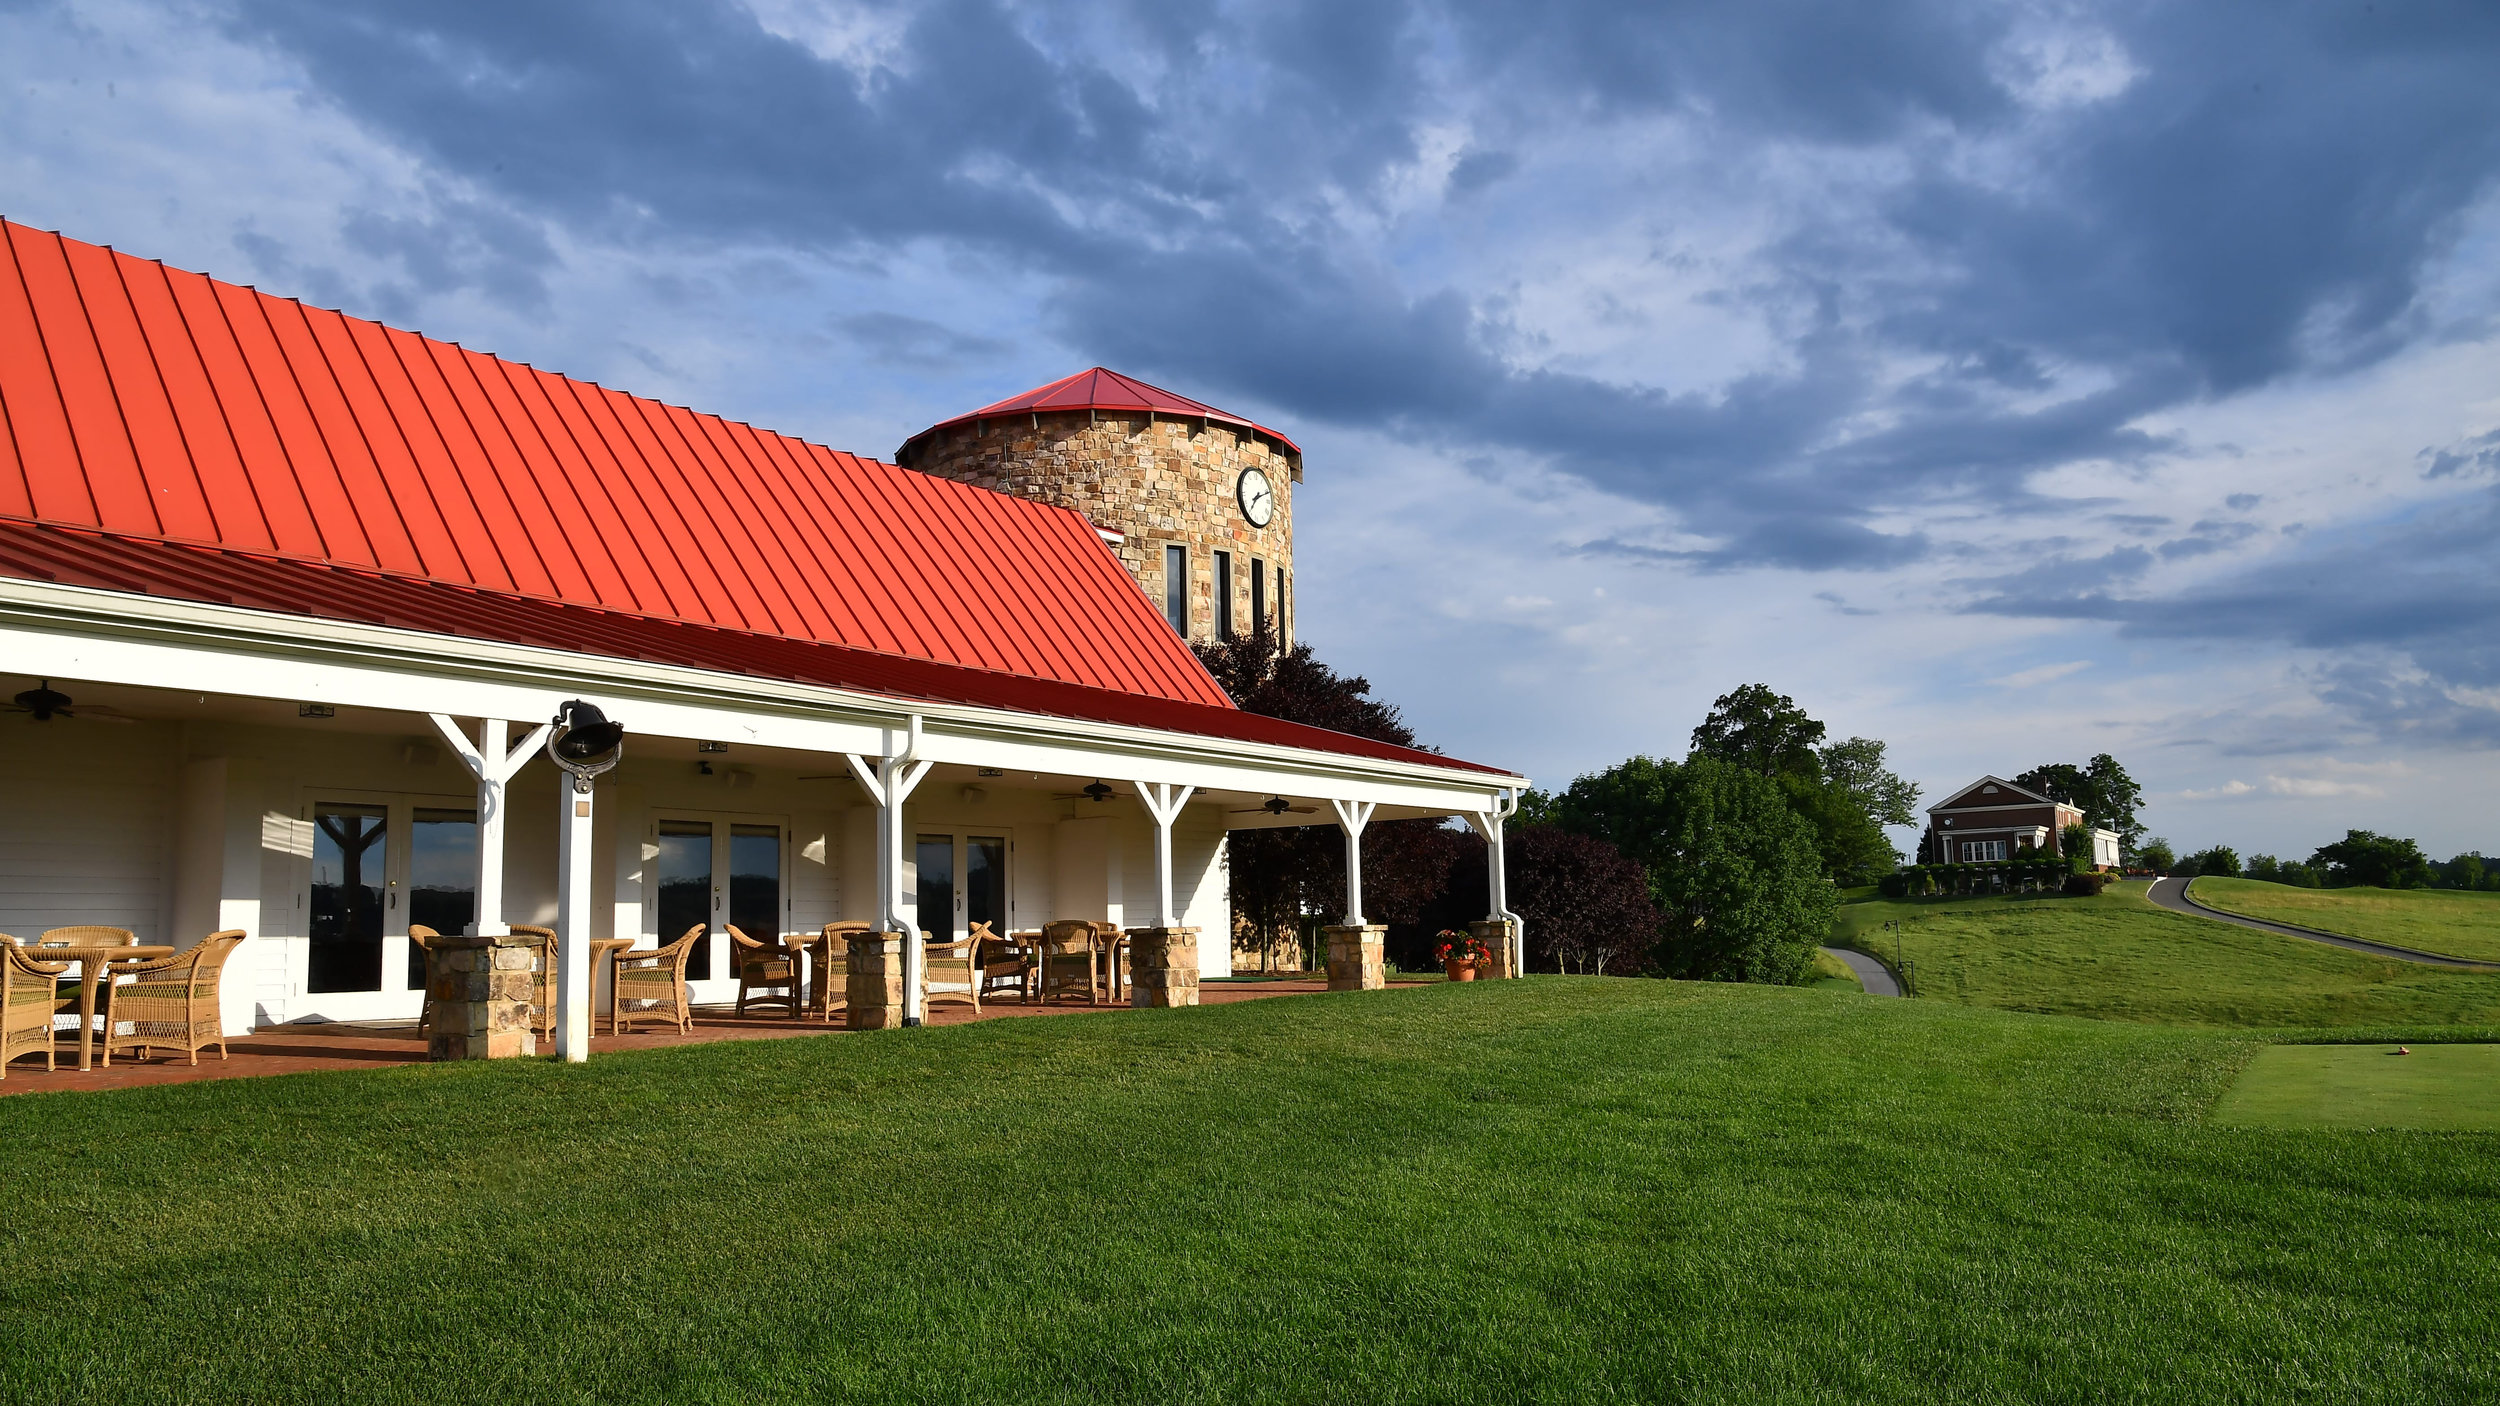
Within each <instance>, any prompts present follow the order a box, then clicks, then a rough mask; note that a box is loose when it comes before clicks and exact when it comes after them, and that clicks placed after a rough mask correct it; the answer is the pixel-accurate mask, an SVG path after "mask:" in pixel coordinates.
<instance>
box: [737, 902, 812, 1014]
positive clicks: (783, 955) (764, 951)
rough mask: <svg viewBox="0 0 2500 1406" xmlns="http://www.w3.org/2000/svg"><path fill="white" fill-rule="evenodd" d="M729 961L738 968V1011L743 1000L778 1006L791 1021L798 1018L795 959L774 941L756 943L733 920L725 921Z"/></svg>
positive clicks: (743, 1009) (743, 1011)
mask: <svg viewBox="0 0 2500 1406" xmlns="http://www.w3.org/2000/svg"><path fill="white" fill-rule="evenodd" d="M729 945H730V960H731V961H732V962H734V963H735V964H736V965H737V968H738V1014H740V1015H745V1014H746V1013H747V1002H749V1001H758V1002H761V1003H763V1004H765V1005H769V1006H779V1007H780V1008H781V1009H782V1010H784V1011H786V1012H788V1013H789V1016H790V1018H791V1019H792V1020H796V1019H798V1018H799V1006H800V1004H801V995H800V991H799V959H798V958H797V957H795V956H793V955H791V953H790V952H789V951H788V949H786V948H784V947H783V946H782V945H781V944H780V943H778V942H758V941H756V940H755V939H754V938H751V937H749V936H747V935H746V933H745V931H744V930H743V929H741V928H740V927H739V926H738V925H737V924H736V923H731V924H729Z"/></svg>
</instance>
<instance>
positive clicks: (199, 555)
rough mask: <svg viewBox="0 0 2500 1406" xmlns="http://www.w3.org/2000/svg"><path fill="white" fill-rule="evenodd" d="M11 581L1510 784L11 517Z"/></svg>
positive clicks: (833, 653) (1044, 689) (788, 650)
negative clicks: (1263, 746)
mask: <svg viewBox="0 0 2500 1406" xmlns="http://www.w3.org/2000/svg"><path fill="white" fill-rule="evenodd" d="M0 575H4V576H14V577H18V578H21V579H27V580H36V581H53V582H58V583H60V584H62V585H69V586H92V587H96V588H98V589H102V590H108V591H127V592H132V593H134V594H142V595H151V596H167V597H172V598H174V599H179V600H195V601H207V602H210V603H212V604H217V605H232V606H239V607H242V608H245V609H250V610H267V611H276V612H281V613H285V614H290V615H307V616H314V617H318V618H322V619H330V620H352V621H357V622H361V623H364V624H369V625H384V626H389V627H392V628H396V629H404V630H421V631H423V632H425V633H427V634H433V635H449V636H453V637H457V638H463V639H480V640H495V641H499V642H502V643H507V644H520V645H530V646H535V647H538V648H542V649H560V650H564V651H567V652H569V653H575V654H587V655H591V656H594V657H598V658H609V659H640V660H647V661H649V662H652V663H657V664H674V665H681V666H684V667H687V668H695V669H711V670H720V671H725V672H730V673H741V674H749V675H753V676H756V677H760V678H772V679H787V680H791V681H794V682H798V683H807V684H816V685H820V686H823V687H826V688H842V689H856V690H860V691H863V692H868V693H876V694H883V695H886V696H888V697H892V698H896V699H902V700H910V699H927V700H932V701H937V702H946V703H968V704H972V705H975V706H978V707H991V708H1009V709H1014V710H1016V711H1018V712H1025V713H1042V714H1049V715H1054V716H1058V717H1067V718H1083V719H1088V720H1091V721H1095V722H1108V723H1123V724H1127V725H1130V726H1134V727H1149V728H1159V729H1162V730H1164V731H1168V732H1186V733H1193V734H1197V735H1199V736H1205V737H1223V738H1233V739H1237V740H1240V741H1245V742H1263V743H1268V744H1271V745H1274V746H1280V747H1304V748H1310V749H1313V750H1316V751H1323V752H1337V753H1341V754H1345V755H1349V756H1358V757H1374V758H1378V759H1381V760H1384V761H1401V762H1418V763H1423V764H1426V765H1432V766H1443V767H1455V768H1458V769H1461V770H1466V771H1482V772H1486V773H1489V774H1492V775H1507V774H1508V773H1504V772H1501V771H1499V770H1497V769H1496V768H1492V767H1481V766H1477V765H1476V764H1474V763H1472V762H1462V761H1457V760H1454V759H1452V758H1449V757H1444V756H1441V755H1439V754H1437V753H1432V752H1423V751H1418V750H1415V749H1413V748H1409V747H1394V746H1391V745H1389V744H1388V743H1385V742H1374V741H1372V740H1370V739H1369V738H1362V737H1351V736H1348V735H1346V734H1344V733H1340V732H1330V731H1327V730H1326V729H1324V728H1316V727H1306V726H1304V725H1303V724H1301V723H1289V722H1282V721H1279V720H1278V719H1275V718H1269V717H1262V716H1260V715H1259V714H1256V713H1245V712H1242V711H1240V710H1239V709H1237V708H1233V707H1231V706H1229V705H1225V706H1218V705H1214V704H1207V703H1197V702H1189V701H1184V700H1179V699H1171V698H1160V697H1155V696H1152V695H1147V694H1139V693H1129V692H1123V691H1119V690H1115V689H1106V688H1089V687H1085V686H1083V685H1079V684H1072V683H1063V682H1060V681H1058V680H1053V679H1041V678H1034V677H1030V676H1026V675H1018V674H1010V673H1005V672H1001V671H997V670H989V669H973V668H966V667H964V666H962V665H957V664H943V663H938V662H936V661H933V660H927V659H916V658H911V657H909V656H906V655H899V654H881V653H877V652H875V651H871V650H865V649H855V648H851V647H849V646H845V645H837V644H825V643H821V642H818V641H814V640H805V639H793V638H791V637H789V636H786V635H775V634H764V633H757V632H752V631H743V630H729V629H722V628H718V627H715V626H708V625H700V624H694V623H690V622H688V621H684V620H671V619H664V618H660V617H656V616H648V615H634V614H628V613H625V612H620V611H613V610H602V609H593V608H591V607H587V606H581V605H575V604H571V603H569V602H565V601H559V600H550V599H545V598H541V597H531V596H523V595H516V594H511V593H507V592H500V591H483V590H478V589H476V588H474V587H469V586H459V585H453V584H450V583H447V582H443V581H438V580H430V579H427V578H424V577H417V576H405V575H399V574H396V573H392V572H388V571H382V570H376V569H372V568H358V567H347V566H340V565H337V564H334V563H328V562H314V561H306V560H303V559H301V558H296V557H284V556H278V555H275V554H273V553H265V552H244V551H237V550H234V549H231V548H220V547H208V546H200V545H194V544H187V543H176V542H169V541H166V540H164V539H162V538H148V537H127V536H121V535H118V534H112V533H101V532H95V531H92V530H85V529H73V528H64V527H55V526H50V525H46V524H40V523H30V522H15V521H8V520H5V519H0Z"/></svg>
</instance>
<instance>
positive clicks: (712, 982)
mask: <svg viewBox="0 0 2500 1406" xmlns="http://www.w3.org/2000/svg"><path fill="white" fill-rule="evenodd" d="M662 821H675V822H681V823H684V824H690V825H710V826H711V827H712V889H713V893H712V916H711V918H710V920H709V921H710V926H711V929H712V951H711V958H712V961H711V968H712V969H711V970H710V971H697V970H695V969H694V967H693V966H692V965H688V966H687V968H686V992H687V994H688V995H689V996H692V997H693V998H694V1001H695V1004H697V1005H719V1004H721V1003H723V1002H727V1001H735V1000H736V999H738V969H737V966H736V964H735V961H734V959H733V958H732V956H731V952H730V949H731V948H732V947H733V946H735V945H736V944H734V943H732V942H731V941H730V940H729V862H730V861H729V849H730V835H731V827H733V826H738V825H770V826H773V827H774V828H776V829H777V830H779V831H780V832H781V932H775V933H771V934H769V935H768V934H765V933H760V932H751V933H748V934H747V936H749V937H752V938H756V939H759V940H777V939H779V938H780V937H781V935H782V933H783V932H788V931H789V930H790V916H791V914H792V913H794V912H796V911H797V908H796V905H797V901H798V900H797V897H796V895H794V894H793V893H792V892H791V889H792V887H793V884H792V879H793V877H794V876H793V875H792V873H791V864H790V861H791V858H792V850H791V834H792V829H793V827H792V826H791V823H790V817H789V816H788V815H786V814H784V815H774V814H767V813H761V812H756V811H736V810H703V809H699V808H696V807H692V806H653V807H651V808H650V809H649V810H648V811H646V812H644V814H643V817H642V845H641V850H642V856H643V857H642V863H641V865H640V866H639V868H640V874H641V877H640V879H639V880H638V886H639V887H640V889H641V895H642V913H641V915H640V922H639V924H638V925H639V926H640V927H641V929H642V934H641V942H640V943H638V944H637V946H639V947H642V948H644V949H645V950H648V948H650V947H659V946H664V945H666V942H674V941H675V940H676V939H677V934H675V933H671V934H669V935H668V937H667V939H666V941H665V942H664V941H663V939H662V938H661V936H660V931H659V928H660V890H659V887H658V885H657V883H656V882H655V881H654V879H653V875H652V868H651V866H652V865H654V864H656V863H658V861H659V857H660V850H659V843H660V823H661V822H662ZM622 935H623V934H619V936H622Z"/></svg>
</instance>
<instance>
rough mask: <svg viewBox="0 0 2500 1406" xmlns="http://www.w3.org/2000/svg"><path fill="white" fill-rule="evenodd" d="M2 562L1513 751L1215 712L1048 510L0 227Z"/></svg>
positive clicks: (183, 593) (888, 677) (167, 592)
mask: <svg viewBox="0 0 2500 1406" xmlns="http://www.w3.org/2000/svg"><path fill="white" fill-rule="evenodd" d="M1104 374H1108V373H1104ZM1123 379H1125V378H1123ZM1063 384H1064V383H1063ZM1131 384H1134V383H1131ZM1145 389H1147V390H1150V391H1151V390H1152V389H1153V388H1152V387H1147V388H1145ZM1158 394H1161V393H1160V392H1158ZM1174 399H1176V400H1177V399H1178V398H1177V397H1175V398H1174ZM1186 403H1187V404H1188V405H1191V406H1195V405H1196V404H1197V403H1196V402H1195V401H1189V402H1186ZM1188 413H1193V414H1194V413H1198V412H1197V411H1195V410H1193V411H1190V412H1188ZM1217 418H1229V417H1224V416H1222V415H1221V413H1220V412H1218V415H1217ZM1278 438H1279V439H1281V438H1282V437H1281V436H1278ZM0 576H12V577H18V578H21V579H31V580H41V581H56V582H61V583H63V584H68V585H79V586H90V587H96V588H100V589H104V590H112V591H125V592H133V593H139V594H145V595H153V596H163V597H169V598H173V599H180V600H192V601H205V602H209V603H212V604H220V605H233V606H240V607H245V608H249V609H254V610H264V611H272V612H278V613H283V614H291V615H302V616H310V617H320V618H329V619H341V620H355V621H363V622H367V623H372V624H380V625H386V626H392V627H396V628H402V629H410V630H419V631H424V632H426V633H429V634H436V635H444V636H451V637H455V638H470V639H484V640H497V641H503V642H507V643H512V644H522V645H531V646H537V647H542V648H548V649H560V650H566V651H570V652H574V653H580V654H587V655H592V656H598V657H608V658H623V659H644V660H650V661H654V662H660V663H667V664H673V665H679V666H684V667H688V668H698V669H710V670H719V671H724V672H730V673H743V674H748V675H752V676H756V677H765V678H775V679H786V680H791V681H795V682H800V683H809V684H817V685H821V686H825V687H833V688H844V689H856V690H861V691H864V692H870V693H876V694H882V695H887V696H890V697H894V698H898V699H926V700H930V701H937V702H952V703H964V704H971V705H974V706H980V707H996V708H1006V709H1014V710H1018V711H1023V712H1032V713H1041V714H1051V715H1057V716H1063V717H1071V718H1083V719H1090V720H1095V721H1101V722H1110V723H1121V724H1127V725H1131V726H1137V727H1148V728H1160V729H1165V730H1169V731H1175V732H1186V733H1194V734H1198V735H1202V736H1209V737H1223V738H1235V739H1239V740H1243V741H1251V742H1263V743H1270V744H1274V745H1278V746H1287V747H1303V748H1310V749H1314V750H1319V751H1329V752H1339V753H1344V754H1347V755H1352V756H1363V757H1375V758H1380V759H1384V760H1393V761H1409V762H1419V763H1424V764H1429V765H1436V766H1444V767H1456V768H1460V769H1464V770H1471V771H1484V772H1488V773H1490V774H1493V775H1508V774H1509V773H1505V772H1501V771H1499V770H1498V769H1495V768H1489V767H1479V766H1475V765H1474V764H1472V763H1467V762H1460V761H1456V760H1454V759H1451V758H1448V757H1443V756H1440V755H1438V754H1435V753H1428V752H1421V751H1416V750H1412V749H1409V748H1404V747H1392V746H1388V745H1386V744H1383V743H1378V742H1372V741H1369V740H1367V739H1363V738H1358V737H1350V736H1347V735H1345V734H1342V733H1335V732H1329V731H1326V730H1324V729H1320V728H1313V727H1305V726H1302V725H1300V724H1297V723H1288V722H1281V721H1278V720H1276V719H1273V718H1265V717H1260V716H1257V715H1254V714H1249V713H1244V712H1241V711H1239V710H1238V709H1235V708H1234V707H1233V706H1232V704H1231V702H1230V701H1229V700H1228V699H1227V698H1226V697H1225V696H1224V692H1223V690H1222V689H1221V688H1220V687H1219V686H1218V685H1217V684H1216V682H1215V680H1214V679H1213V678H1211V677H1210V676H1209V675H1208V674H1207V672H1206V670H1205V669H1204V668H1203V667H1201V666H1200V665H1199V663H1198V661H1197V658H1196V656H1195V655H1193V654H1191V653H1190V651H1189V648H1188V646H1187V645H1186V644H1185V643H1183V642H1182V641H1181V639H1180V638H1179V637H1178V636H1176V635H1174V634H1173V633H1172V631H1171V629H1170V627H1169V626H1167V625H1166V624H1165V623H1164V621H1163V618H1162V616H1161V615H1160V614H1159V613H1157V612H1156V610H1155V609H1154V606H1153V604H1152V603H1151V602H1150V601H1148V600H1147V599H1146V597H1145V594H1144V592H1142V591H1140V590H1138V589H1137V586H1136V583H1135V582H1134V581H1132V580H1131V579H1130V577H1129V576H1128V573H1127V572H1126V571H1125V570H1124V569H1123V568H1122V567H1121V566H1120V564H1119V562H1118V560H1117V559H1116V558H1114V557H1113V556H1112V555H1111V554H1110V553H1109V552H1107V551H1105V550H1103V548H1102V545H1101V542H1100V540H1099V539H1098V538H1097V537H1096V536H1095V535H1094V529H1093V528H1092V526H1091V525H1089V524H1088V523H1087V522H1086V521H1085V519H1084V518H1082V517H1080V516H1079V515H1077V514H1075V513H1072V512H1068V511H1066V510H1064V509H1059V508H1052V507H1047V506H1044V505H1042V504H1039V503H1034V502H1030V501H1028V500H1025V499H1020V498H1014V497H1009V496H1007V495H1005V494H1000V493H993V492H990V491H988V490H986V489H981V488H974V487H970V486H968V485H963V484H957V483H952V482H948V481H946V480H943V479H938V478H933V477H930V476H928V475H925V474H917V473H912V472H910V471H908V470H905V469H899V468H896V467H895V466H893V465H891V464H883V463H879V462H877V461H876V460H873V459H862V458H858V457H856V456H854V455H850V454H843V453H838V452H836V451H834V450H830V449H826V448H823V447H821V446H818V445H813V444H809V443H807V442H805V441H803V440H797V439H792V438H789V437H788V436H784V435H778V434H773V433H771V432H769V431H764V430H758V429H755V428H753V427H751V426H747V425H743V424H738V423H736V422H734V421H728V420H724V419H722V418H720V417H719V416H716V415H702V414H697V413H695V412H693V411H690V410H686V409H682V408H679V407H676V406H670V405H663V404H661V403H659V402H657V401H653V400H649V399H646V398H643V397H639V396H631V395H626V394H624V393H622V392H619V391H612V390H608V389H606V388H604V387H601V386H598V385H595V384H592V383H590V382H585V381H577V380H573V379H570V378H567V377H563V376H557V375H553V374H551V373H548V372H544V371H539V370H535V369H533V368H531V367H529V366H525V365H522V364H520V363H516V362H510V361H505V360H503V359H501V358H498V357H493V356H487V355H484V354H482V353H478V352H472V351H467V350H465V349H463V348H461V347H459V346H456V345H453V344H451V343H447V342H440V341H436V340H433V339H431V338H427V337H422V336H419V335H417V334H415V333H412V332H403V331H400V330H398V329H395V328H389V327H384V326H382V325H381V324H379V323H374V322H368V321H365V320H363V319H360V318H352V317H347V316H344V315H342V314H340V313H336V312H330V311H326V310H323V309H319V308H308V307H305V306H304V305H303V304H301V303H299V302H296V301H294V300H292V299H281V298H276V297H271V296H269V295H266V294H262V293H258V292H255V291H253V290H251V289H248V288H242V287H238V286H236V285H234V284H230V283H220V282H218V281H216V280H214V279H210V278H206V277H204V276H202V275H199V274H195V273H185V272H183V271H181V270H178V269H169V268H167V267H165V266H164V265H163V264H161V263H156V262H152V261H148V260H142V259H136V258H132V257H130V256H128V255H125V254H120V253H116V252H114V251H113V250H110V249H106V248H103V247H101V246H99V245H93V244H84V243H80V242H78V241H76V240H70V239H64V238H61V237H60V236H58V235H55V234H49V233H45V232H43V231H39V230H34V229H30V228H28V227H26V226H24V225H19V224H14V223H11V222H9V221H6V220H0Z"/></svg>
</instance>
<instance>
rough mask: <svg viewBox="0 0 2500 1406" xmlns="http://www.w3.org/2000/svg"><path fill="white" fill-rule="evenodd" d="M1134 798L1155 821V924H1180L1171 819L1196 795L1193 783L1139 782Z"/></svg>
mask: <svg viewBox="0 0 2500 1406" xmlns="http://www.w3.org/2000/svg"><path fill="white" fill-rule="evenodd" d="M1135 784H1136V786H1137V798H1138V799H1139V800H1141V801H1144V802H1145V803H1146V813H1147V814H1148V815H1151V816H1153V817H1154V822H1155V926H1156V927H1159V928H1173V927H1178V926H1180V921H1181V915H1180V910H1179V909H1178V908H1177V907H1176V906H1175V905H1174V904H1173V902H1172V822H1173V821H1176V820H1178V819H1180V818H1181V807H1182V806H1185V805H1187V804H1189V798H1190V797H1191V796H1194V795H1196V794H1198V788H1197V787H1195V786H1184V785H1182V784H1180V783H1179V782H1177V781H1168V782H1157V781H1140V782H1137V783H1135Z"/></svg>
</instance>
